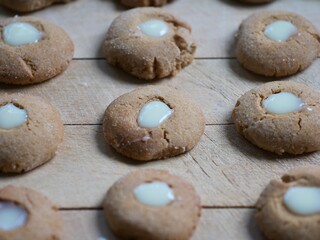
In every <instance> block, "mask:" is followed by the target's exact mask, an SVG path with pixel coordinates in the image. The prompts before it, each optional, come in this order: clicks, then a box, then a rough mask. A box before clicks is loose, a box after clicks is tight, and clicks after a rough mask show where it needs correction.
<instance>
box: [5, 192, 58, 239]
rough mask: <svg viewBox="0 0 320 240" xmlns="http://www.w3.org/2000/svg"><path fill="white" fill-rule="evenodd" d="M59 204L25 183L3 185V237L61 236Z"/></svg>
mask: <svg viewBox="0 0 320 240" xmlns="http://www.w3.org/2000/svg"><path fill="white" fill-rule="evenodd" d="M61 221H62V219H61V216H60V214H59V212H58V208H57V207H56V206H55V205H54V204H53V203H52V202H51V201H50V200H49V199H47V198H46V197H45V196H43V195H42V194H40V193H38V192H36V191H34V190H32V189H29V188H24V187H14V186H7V187H5V188H2V189H0V239H1V240H27V239H28V240H29V239H30V240H31V239H33V240H43V239H48V240H49V239H52V240H53V239H54V240H60V239H62V237H61V228H62V224H61Z"/></svg>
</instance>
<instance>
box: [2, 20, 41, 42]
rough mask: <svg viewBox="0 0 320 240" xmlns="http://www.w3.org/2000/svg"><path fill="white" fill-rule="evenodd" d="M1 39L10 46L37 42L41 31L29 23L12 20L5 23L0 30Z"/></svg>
mask: <svg viewBox="0 0 320 240" xmlns="http://www.w3.org/2000/svg"><path fill="white" fill-rule="evenodd" d="M2 35H3V41H4V42H5V43H6V44H8V45H11V46H21V45H25V44H31V43H37V42H38V41H39V40H40V39H41V38H42V36H43V33H42V32H40V31H38V29H37V28H35V27H34V26H32V25H31V24H29V23H25V22H14V23H10V24H8V25H6V26H5V27H4V28H3V31H2Z"/></svg>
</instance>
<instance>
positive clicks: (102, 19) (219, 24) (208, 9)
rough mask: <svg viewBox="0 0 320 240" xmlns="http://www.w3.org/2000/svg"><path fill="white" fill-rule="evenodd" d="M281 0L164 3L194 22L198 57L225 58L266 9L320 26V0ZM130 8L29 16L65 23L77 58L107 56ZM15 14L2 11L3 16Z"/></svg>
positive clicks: (87, 5)
mask: <svg viewBox="0 0 320 240" xmlns="http://www.w3.org/2000/svg"><path fill="white" fill-rule="evenodd" d="M301 5H302V2H301V0H278V1H275V2H274V3H271V4H265V5H257V6H249V5H243V4H239V3H237V1H235V0H229V1H228V0H225V1H224V0H216V1H212V0H201V1H198V2H197V4H195V2H194V0H176V1H173V2H172V3H171V4H168V5H166V6H164V9H166V10H168V11H170V12H172V13H173V14H175V15H176V16H179V17H180V18H181V19H184V20H186V21H188V22H189V23H190V25H191V26H192V27H193V34H194V37H195V39H196V41H197V43H198V51H197V53H196V56H197V57H201V58H221V57H230V56H234V49H233V42H234V34H235V32H236V31H237V29H238V26H239V24H240V23H241V21H242V20H243V19H244V18H246V17H247V16H248V15H250V14H252V13H253V12H256V11H262V10H285V11H293V12H296V13H299V14H301V15H303V16H305V17H307V18H308V19H309V20H310V21H312V22H313V24H314V25H315V26H317V27H318V29H320V14H319V1H318V0H308V1H303V7H301ZM125 10H126V9H125V8H123V7H122V6H120V5H119V4H118V3H117V1H116V0H114V1H88V0H77V1H75V2H73V3H70V4H67V5H55V6H53V7H51V8H47V9H44V10H41V11H37V12H34V13H30V14H28V15H31V16H36V17H40V18H44V19H48V20H50V21H52V22H54V23H56V24H58V25H60V26H62V27H63V28H64V29H65V30H66V31H67V32H68V33H69V34H70V36H71V38H72V39H73V41H74V43H75V47H76V53H75V57H76V58H97V57H103V56H102V52H101V44H102V42H103V39H104V36H105V33H106V31H107V29H108V27H109V25H110V23H111V22H112V21H113V19H114V18H115V17H116V16H117V15H119V14H120V13H121V12H123V11H125ZM13 15H15V13H14V12H12V11H7V10H5V9H1V10H0V18H5V17H11V16H13Z"/></svg>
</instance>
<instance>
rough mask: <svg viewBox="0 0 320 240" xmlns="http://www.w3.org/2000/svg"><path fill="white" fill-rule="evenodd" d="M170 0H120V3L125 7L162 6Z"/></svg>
mask: <svg viewBox="0 0 320 240" xmlns="http://www.w3.org/2000/svg"><path fill="white" fill-rule="evenodd" d="M170 1H171V0H120V3H121V4H122V5H124V6H127V7H147V6H155V7H157V6H162V5H164V4H166V3H168V2H170Z"/></svg>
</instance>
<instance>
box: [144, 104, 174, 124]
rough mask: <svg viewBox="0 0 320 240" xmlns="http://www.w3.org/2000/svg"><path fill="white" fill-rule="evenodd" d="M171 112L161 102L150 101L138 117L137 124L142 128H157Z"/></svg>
mask: <svg viewBox="0 0 320 240" xmlns="http://www.w3.org/2000/svg"><path fill="white" fill-rule="evenodd" d="M172 113H173V110H172V109H171V108H169V107H168V105H167V104H165V103H163V102H161V101H152V102H149V103H147V104H146V105H144V106H143V107H142V108H141V110H140V112H139V116H138V124H139V126H140V127H143V128H154V127H159V126H160V125H161V124H162V123H163V122H164V121H165V120H167V119H168V118H169V117H170V116H171V114H172Z"/></svg>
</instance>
